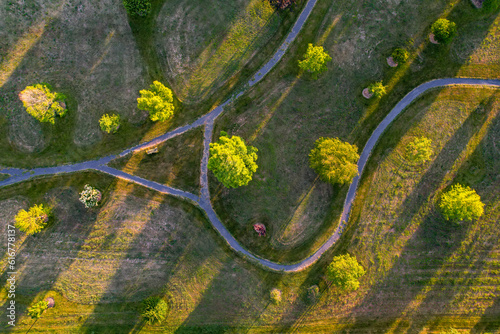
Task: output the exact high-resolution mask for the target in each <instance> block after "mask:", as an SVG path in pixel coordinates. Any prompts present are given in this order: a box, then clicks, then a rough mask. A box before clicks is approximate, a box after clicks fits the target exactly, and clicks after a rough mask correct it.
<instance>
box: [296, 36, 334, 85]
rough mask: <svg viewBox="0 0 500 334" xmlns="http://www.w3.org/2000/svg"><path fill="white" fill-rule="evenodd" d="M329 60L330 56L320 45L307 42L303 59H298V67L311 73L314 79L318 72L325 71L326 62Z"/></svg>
mask: <svg viewBox="0 0 500 334" xmlns="http://www.w3.org/2000/svg"><path fill="white" fill-rule="evenodd" d="M331 60H332V57H330V56H329V55H328V53H326V52H325V51H324V50H323V47H322V46H314V45H312V44H311V43H309V45H308V46H307V51H306V54H305V55H304V60H299V67H300V68H301V69H303V70H304V71H307V72H309V73H311V74H312V75H313V77H314V78H315V79H316V78H317V77H318V74H319V73H321V72H324V71H326V62H328V61H331Z"/></svg>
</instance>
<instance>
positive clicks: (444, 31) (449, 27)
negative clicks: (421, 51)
mask: <svg viewBox="0 0 500 334" xmlns="http://www.w3.org/2000/svg"><path fill="white" fill-rule="evenodd" d="M431 31H432V33H433V34H434V37H435V39H436V41H438V42H440V43H446V42H448V41H449V40H450V39H451V38H452V37H453V35H455V33H456V31H457V25H456V24H455V22H451V21H449V20H447V19H438V20H437V21H436V22H434V23H433V24H432V26H431Z"/></svg>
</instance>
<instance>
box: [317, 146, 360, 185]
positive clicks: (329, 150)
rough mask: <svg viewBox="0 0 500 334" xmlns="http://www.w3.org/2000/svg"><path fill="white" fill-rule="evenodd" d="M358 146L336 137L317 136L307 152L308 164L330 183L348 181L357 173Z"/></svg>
mask: <svg viewBox="0 0 500 334" xmlns="http://www.w3.org/2000/svg"><path fill="white" fill-rule="evenodd" d="M358 159H359V154H358V148H357V147H356V145H351V144H349V143H347V142H343V141H341V140H340V139H338V138H323V137H321V138H319V139H318V140H316V142H315V143H314V148H313V149H312V150H311V153H310V154H309V164H310V166H311V168H312V169H314V170H315V171H316V173H318V174H319V177H320V178H321V179H322V180H323V181H325V182H329V183H331V184H335V183H340V184H344V183H350V182H351V181H352V179H353V178H354V177H355V176H356V175H358V166H357V161H358Z"/></svg>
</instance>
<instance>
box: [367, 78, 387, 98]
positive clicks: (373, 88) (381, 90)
mask: <svg viewBox="0 0 500 334" xmlns="http://www.w3.org/2000/svg"><path fill="white" fill-rule="evenodd" d="M368 90H369V91H370V93H371V94H373V95H374V96H375V97H379V98H380V97H382V96H384V95H385V94H387V90H386V86H384V85H383V84H382V81H378V82H375V83H373V84H371V85H370V86H368Z"/></svg>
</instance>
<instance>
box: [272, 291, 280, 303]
mask: <svg viewBox="0 0 500 334" xmlns="http://www.w3.org/2000/svg"><path fill="white" fill-rule="evenodd" d="M270 298H271V302H272V303H273V304H275V305H277V304H279V303H280V302H281V291H280V290H278V289H276V288H274V289H272V290H271V292H270Z"/></svg>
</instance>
